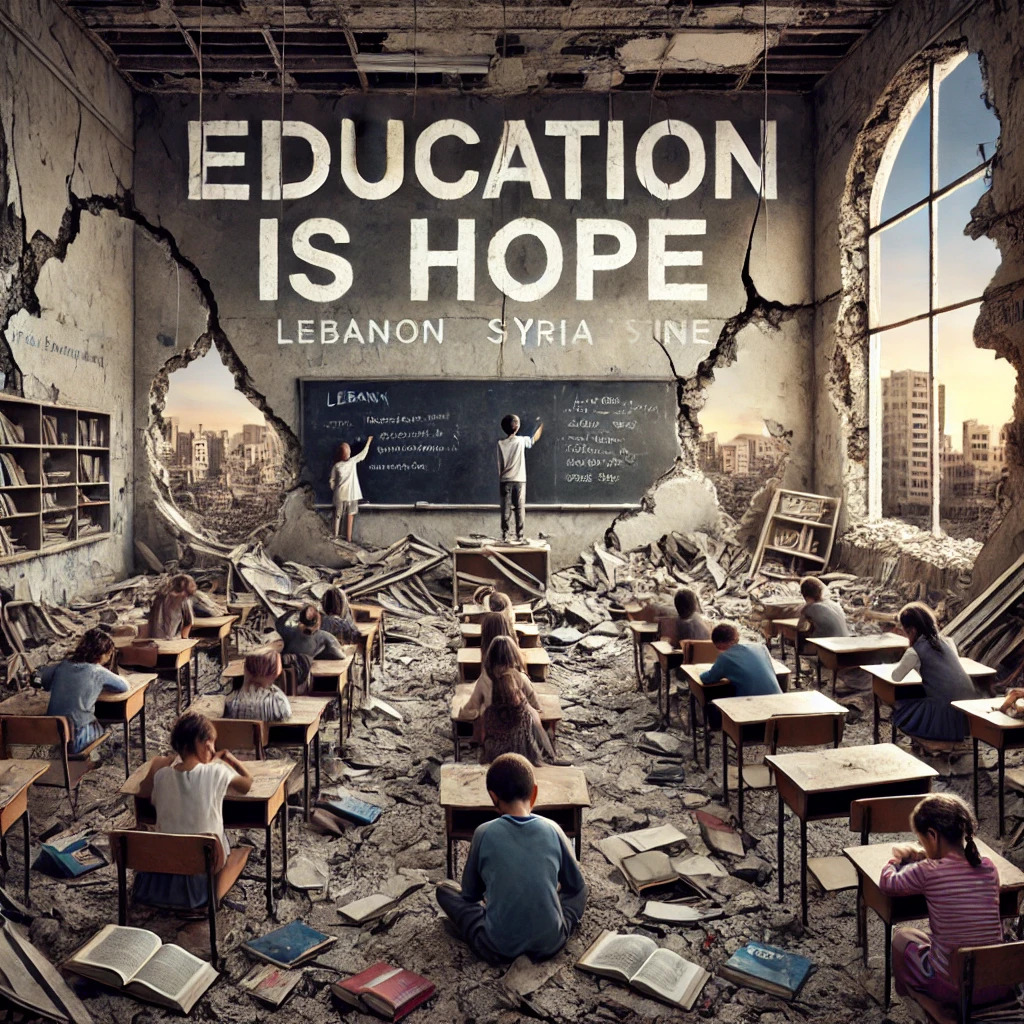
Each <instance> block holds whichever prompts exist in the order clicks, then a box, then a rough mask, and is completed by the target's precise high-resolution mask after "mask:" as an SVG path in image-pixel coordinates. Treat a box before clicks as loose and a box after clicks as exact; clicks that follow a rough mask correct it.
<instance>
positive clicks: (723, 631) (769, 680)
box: [700, 622, 782, 697]
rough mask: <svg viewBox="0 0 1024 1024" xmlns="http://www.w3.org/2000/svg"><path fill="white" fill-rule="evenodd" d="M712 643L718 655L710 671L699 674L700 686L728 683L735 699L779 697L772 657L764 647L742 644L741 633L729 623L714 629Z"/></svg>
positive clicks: (780, 691)
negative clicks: (724, 681) (760, 696)
mask: <svg viewBox="0 0 1024 1024" xmlns="http://www.w3.org/2000/svg"><path fill="white" fill-rule="evenodd" d="M711 642H712V643H713V644H714V645H715V648H716V649H717V650H718V651H719V652H720V653H719V655H718V657H717V658H715V663H714V664H713V665H712V666H711V668H709V669H708V670H707V671H706V672H702V673H701V677H700V681H701V682H702V683H717V682H720V681H721V680H723V679H728V680H729V682H730V683H732V685H733V689H734V690H735V692H736V696H737V697H753V696H755V695H758V694H766V693H782V687H780V686H779V680H778V678H777V677H776V675H775V667H774V666H773V665H772V658H771V655H770V654H769V653H768V648H767V647H765V645H764V644H741V643H740V632H739V630H738V629H737V628H736V627H735V626H734V625H733V624H732V623H731V622H720V623H719V624H718V625H717V626H715V628H714V629H713V630H712V631H711Z"/></svg>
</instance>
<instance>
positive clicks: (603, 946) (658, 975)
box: [576, 930, 711, 1010]
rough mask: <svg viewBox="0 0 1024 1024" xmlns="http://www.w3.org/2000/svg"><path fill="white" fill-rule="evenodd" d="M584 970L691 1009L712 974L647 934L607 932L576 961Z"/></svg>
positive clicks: (602, 933) (671, 1003) (666, 1001)
mask: <svg viewBox="0 0 1024 1024" xmlns="http://www.w3.org/2000/svg"><path fill="white" fill-rule="evenodd" d="M576 966H577V967H579V968H580V969H581V970H584V971H590V972H591V973H592V974H600V975H603V976H604V977H606V978H615V979H616V980H618V981H624V982H625V983H626V984H627V985H629V986H630V988H635V989H636V990H637V991H638V992H643V993H644V995H648V996H653V997H654V998H655V999H660V1000H661V1001H662V1002H664V1003H668V1004H669V1005H670V1006H678V1007H680V1008H681V1009H683V1010H690V1009H692V1008H693V1004H694V1003H695V1002H696V1001H697V996H699V995H700V993H701V989H703V988H704V986H705V984H706V983H707V980H708V978H710V977H711V975H710V974H709V973H708V972H707V971H706V970H704V968H703V967H701V966H700V965H699V964H695V963H691V962H690V961H689V960H686V959H684V958H683V957H681V956H680V955H679V954H678V953H673V952H672V950H671V949H664V948H663V947H661V946H659V945H658V944H657V943H656V942H655V941H654V940H653V939H649V938H647V936H645V935H620V934H618V932H610V931H607V930H606V931H603V932H601V934H600V935H599V936H598V937H597V941H596V942H594V944H593V945H592V946H590V948H589V949H588V950H587V951H586V952H585V953H584V954H583V956H581V957H580V959H579V960H577V961H576Z"/></svg>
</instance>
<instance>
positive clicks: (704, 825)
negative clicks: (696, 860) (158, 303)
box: [693, 811, 746, 857]
mask: <svg viewBox="0 0 1024 1024" xmlns="http://www.w3.org/2000/svg"><path fill="white" fill-rule="evenodd" d="M693 816H694V818H695V819H696V821H697V824H698V825H699V826H700V834H701V838H702V839H703V840H704V842H705V844H706V845H707V847H708V849H710V850H713V851H714V852H715V853H728V854H730V855H731V856H733V857H742V856H743V855H744V853H745V852H746V851H744V849H743V837H742V836H741V835H740V834H739V832H737V831H736V829H734V828H733V827H732V825H730V824H729V823H728V822H726V821H722V819H721V818H719V817H717V816H716V815H714V814H711V813H709V812H708V811H694V812H693Z"/></svg>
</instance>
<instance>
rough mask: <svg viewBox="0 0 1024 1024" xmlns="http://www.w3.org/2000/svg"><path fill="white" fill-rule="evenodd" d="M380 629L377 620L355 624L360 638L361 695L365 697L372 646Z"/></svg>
mask: <svg viewBox="0 0 1024 1024" xmlns="http://www.w3.org/2000/svg"><path fill="white" fill-rule="evenodd" d="M380 627H381V624H380V621H379V620H371V621H369V622H357V623H356V629H358V630H359V636H360V642H359V644H358V645H357V646H358V648H359V650H360V652H361V653H362V656H363V693H364V694H366V695H367V696H369V693H370V663H371V662H372V661H373V645H374V643H375V641H376V638H377V635H378V633H379V631H380ZM382 664H383V662H382Z"/></svg>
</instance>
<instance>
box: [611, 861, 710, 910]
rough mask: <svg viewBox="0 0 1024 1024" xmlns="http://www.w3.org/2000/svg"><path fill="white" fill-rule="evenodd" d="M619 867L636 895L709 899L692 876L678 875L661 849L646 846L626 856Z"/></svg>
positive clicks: (705, 890) (708, 894) (706, 892)
mask: <svg viewBox="0 0 1024 1024" xmlns="http://www.w3.org/2000/svg"><path fill="white" fill-rule="evenodd" d="M619 870H620V871H621V872H622V874H623V876H624V877H625V879H626V884H627V885H628V886H629V887H630V889H632V890H633V892H635V893H636V894H637V896H641V895H644V896H653V895H655V894H657V895H659V896H663V897H671V898H675V899H691V900H700V899H705V900H706V899H710V898H711V893H709V892H708V891H707V889H705V888H704V887H703V886H702V885H700V884H699V883H698V882H697V881H695V880H694V879H693V878H692V877H686V876H684V875H680V874H679V872H678V871H676V869H675V868H674V867H673V866H672V858H671V857H669V855H668V854H667V853H665V852H664V851H663V850H647V851H646V852H645V853H634V854H633V856H632V857H626V858H625V859H624V860H623V861H622V862H621V863H620V864H619Z"/></svg>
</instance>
